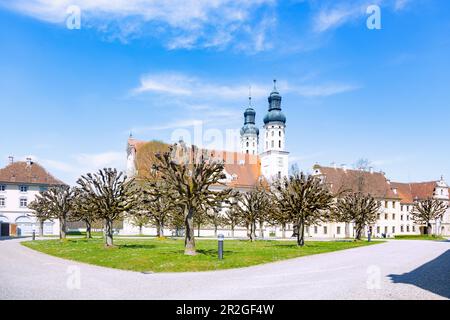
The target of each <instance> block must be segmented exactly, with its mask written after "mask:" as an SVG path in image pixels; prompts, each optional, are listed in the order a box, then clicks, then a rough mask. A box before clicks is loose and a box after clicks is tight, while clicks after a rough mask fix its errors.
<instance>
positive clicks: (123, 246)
mask: <svg viewBox="0 0 450 320" xmlns="http://www.w3.org/2000/svg"><path fill="white" fill-rule="evenodd" d="M118 247H119V248H120V249H152V248H155V247H156V246H155V245H153V244H121V245H118Z"/></svg>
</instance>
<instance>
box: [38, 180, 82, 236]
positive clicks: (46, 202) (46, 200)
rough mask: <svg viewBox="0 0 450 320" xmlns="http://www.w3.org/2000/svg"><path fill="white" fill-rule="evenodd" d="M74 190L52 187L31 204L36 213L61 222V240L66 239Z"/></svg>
mask: <svg viewBox="0 0 450 320" xmlns="http://www.w3.org/2000/svg"><path fill="white" fill-rule="evenodd" d="M73 194H74V193H73V190H72V189H71V188H70V187H69V186H58V187H52V188H50V189H48V190H47V191H45V192H42V193H40V194H38V195H37V196H36V200H35V201H34V202H33V203H32V204H30V205H31V208H34V209H33V210H35V211H36V212H41V213H42V214H43V215H44V216H46V217H48V218H53V219H58V220H59V238H60V239H65V238H66V232H67V221H68V219H69V214H70V211H71V209H72V199H73Z"/></svg>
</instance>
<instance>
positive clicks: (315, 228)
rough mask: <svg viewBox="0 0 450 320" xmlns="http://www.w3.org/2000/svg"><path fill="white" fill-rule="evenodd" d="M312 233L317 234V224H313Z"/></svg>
mask: <svg viewBox="0 0 450 320" xmlns="http://www.w3.org/2000/svg"><path fill="white" fill-rule="evenodd" d="M314 233H316V234H317V226H314Z"/></svg>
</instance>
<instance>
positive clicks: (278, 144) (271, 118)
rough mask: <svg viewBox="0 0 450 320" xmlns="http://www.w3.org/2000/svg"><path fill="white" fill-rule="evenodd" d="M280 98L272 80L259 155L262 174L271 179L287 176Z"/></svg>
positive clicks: (286, 157)
mask: <svg viewBox="0 0 450 320" xmlns="http://www.w3.org/2000/svg"><path fill="white" fill-rule="evenodd" d="M281 100H282V97H281V95H280V93H279V92H278V89H277V81H276V80H273V90H272V92H271V93H270V95H269V98H268V102H269V110H268V112H267V114H266V116H265V117H264V144H263V153H262V154H261V170H262V174H263V175H264V176H265V177H266V178H267V179H271V178H274V177H284V176H287V175H288V166H289V164H288V161H289V152H287V151H286V143H285V142H286V135H285V134H286V116H285V115H284V114H283V112H282V111H281Z"/></svg>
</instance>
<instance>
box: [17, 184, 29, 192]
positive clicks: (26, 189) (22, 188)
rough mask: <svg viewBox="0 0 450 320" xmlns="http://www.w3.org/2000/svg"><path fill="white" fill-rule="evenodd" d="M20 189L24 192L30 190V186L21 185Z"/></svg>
mask: <svg viewBox="0 0 450 320" xmlns="http://www.w3.org/2000/svg"><path fill="white" fill-rule="evenodd" d="M19 191H20V192H22V193H26V192H28V186H19Z"/></svg>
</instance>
